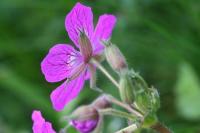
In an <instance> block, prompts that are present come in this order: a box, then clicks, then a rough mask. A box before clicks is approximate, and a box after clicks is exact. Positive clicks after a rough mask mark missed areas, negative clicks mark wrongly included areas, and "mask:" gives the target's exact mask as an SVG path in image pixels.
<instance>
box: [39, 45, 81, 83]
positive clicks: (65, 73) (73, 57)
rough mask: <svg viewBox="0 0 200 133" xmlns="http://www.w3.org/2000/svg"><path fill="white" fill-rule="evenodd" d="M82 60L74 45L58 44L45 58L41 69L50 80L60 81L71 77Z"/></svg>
mask: <svg viewBox="0 0 200 133" xmlns="http://www.w3.org/2000/svg"><path fill="white" fill-rule="evenodd" d="M80 62H81V57H80V54H79V52H77V51H76V50H75V49H74V48H73V47H72V46H70V45H66V44H57V45H55V46H53V47H52V48H51V49H50V50H49V53H48V55H47V56H46V57H45V58H44V59H43V61H42V63H41V69H42V73H43V74H44V75H45V78H46V80H47V81H48V82H58V81H61V80H63V79H65V78H67V77H70V76H71V74H72V72H73V69H74V68H75V67H76V66H77V65H78V64H79V63H80Z"/></svg>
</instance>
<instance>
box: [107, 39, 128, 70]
mask: <svg viewBox="0 0 200 133" xmlns="http://www.w3.org/2000/svg"><path fill="white" fill-rule="evenodd" d="M105 45H106V47H105V55H106V59H107V61H108V63H109V64H110V66H111V67H112V68H113V69H114V70H115V71H116V72H121V71H123V70H124V69H127V68H128V65H127V63H126V59H125V57H124V55H123V54H122V53H121V51H120V50H119V48H118V47H117V46H116V45H114V44H112V43H110V42H105Z"/></svg>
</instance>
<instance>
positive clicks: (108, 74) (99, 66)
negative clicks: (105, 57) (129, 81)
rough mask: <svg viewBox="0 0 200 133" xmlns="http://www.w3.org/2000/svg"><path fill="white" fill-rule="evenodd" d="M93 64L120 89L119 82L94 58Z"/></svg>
mask: <svg viewBox="0 0 200 133" xmlns="http://www.w3.org/2000/svg"><path fill="white" fill-rule="evenodd" d="M91 63H93V64H94V65H96V66H97V68H99V70H101V72H103V74H105V75H106V77H108V79H109V80H110V81H111V82H112V83H113V84H114V85H115V86H116V87H117V88H118V89H119V84H118V83H117V81H116V80H115V79H114V78H113V77H112V76H111V75H110V73H109V72H108V71H107V70H106V69H105V68H104V67H103V66H102V65H101V64H100V63H99V62H98V61H96V60H95V59H94V58H92V59H91Z"/></svg>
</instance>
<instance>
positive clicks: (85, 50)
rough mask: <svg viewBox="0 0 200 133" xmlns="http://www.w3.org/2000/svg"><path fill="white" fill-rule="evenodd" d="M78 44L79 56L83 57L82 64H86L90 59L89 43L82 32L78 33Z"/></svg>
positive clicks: (90, 46) (90, 48)
mask: <svg viewBox="0 0 200 133" xmlns="http://www.w3.org/2000/svg"><path fill="white" fill-rule="evenodd" d="M78 42H79V45H80V51H81V54H82V55H83V58H84V62H85V63H87V62H88V61H89V60H90V58H91V57H92V45H91V42H90V40H89V38H88V37H87V35H86V34H85V33H84V32H80V37H79V40H78Z"/></svg>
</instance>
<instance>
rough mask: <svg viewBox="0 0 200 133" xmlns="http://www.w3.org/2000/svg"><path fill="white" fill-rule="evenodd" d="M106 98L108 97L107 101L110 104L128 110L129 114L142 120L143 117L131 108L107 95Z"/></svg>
mask: <svg viewBox="0 0 200 133" xmlns="http://www.w3.org/2000/svg"><path fill="white" fill-rule="evenodd" d="M107 97H108V100H109V101H111V102H112V103H114V104H116V105H118V106H120V107H122V108H124V109H126V110H128V111H129V112H131V113H133V114H134V115H136V116H137V117H140V118H143V115H142V114H141V113H140V112H138V111H137V110H135V109H133V108H131V107H130V106H129V105H128V104H126V103H123V102H121V101H119V100H117V99H116V98H114V97H113V96H111V95H107Z"/></svg>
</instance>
